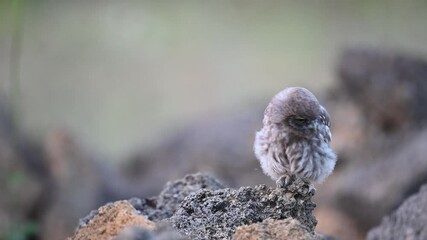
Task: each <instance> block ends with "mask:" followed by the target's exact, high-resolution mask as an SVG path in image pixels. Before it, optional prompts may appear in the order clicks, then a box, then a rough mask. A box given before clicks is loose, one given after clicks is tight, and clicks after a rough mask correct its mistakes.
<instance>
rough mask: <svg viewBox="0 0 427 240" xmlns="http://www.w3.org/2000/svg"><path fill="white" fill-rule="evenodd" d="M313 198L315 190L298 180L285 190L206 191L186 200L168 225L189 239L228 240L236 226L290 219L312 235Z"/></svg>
mask: <svg viewBox="0 0 427 240" xmlns="http://www.w3.org/2000/svg"><path fill="white" fill-rule="evenodd" d="M313 195H314V189H313V188H312V187H311V186H310V185H307V184H306V183H304V182H303V181H301V180H299V179H297V180H295V181H294V182H293V183H292V184H291V185H290V186H288V188H287V189H281V188H269V187H267V186H265V185H259V186H255V187H242V188H240V189H238V190H235V189H229V188H226V189H220V190H207V189H205V190H200V191H198V192H197V193H196V194H192V195H189V196H188V197H186V198H185V199H184V201H183V202H182V203H181V205H180V208H179V209H178V210H177V211H176V212H175V214H174V215H173V216H172V217H171V218H170V220H169V221H170V222H172V224H173V226H174V227H175V228H176V229H178V231H180V232H181V233H183V234H185V235H187V236H188V237H190V238H191V239H231V236H232V235H233V234H234V232H235V230H236V228H237V227H238V226H241V225H248V224H252V223H257V222H262V221H263V220H265V219H268V218H270V219H286V218H289V217H291V218H294V219H297V220H298V221H299V222H301V224H303V225H304V226H306V227H307V229H308V230H310V231H313V230H314V228H315V227H316V224H317V221H316V219H315V218H314V216H313V214H312V211H313V209H314V207H315V204H314V203H313V202H312V201H311V197H312V196H313Z"/></svg>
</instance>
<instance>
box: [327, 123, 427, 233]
mask: <svg viewBox="0 0 427 240" xmlns="http://www.w3.org/2000/svg"><path fill="white" fill-rule="evenodd" d="M426 142H427V129H424V130H422V131H421V132H420V133H419V134H418V135H416V136H414V137H412V139H411V140H409V141H407V142H405V143H403V144H402V146H401V148H398V149H395V150H394V151H392V152H390V153H389V154H387V155H386V156H384V157H383V159H380V160H377V161H375V162H366V163H364V164H363V165H361V166H359V167H358V168H355V169H354V168H353V169H348V171H346V172H345V173H344V172H343V173H342V174H341V177H340V178H339V179H337V180H338V181H337V182H336V183H337V185H338V186H337V192H336V194H335V196H336V199H335V204H336V206H338V207H339V208H340V209H341V210H342V211H344V212H346V213H347V214H348V215H349V216H352V217H353V218H354V219H355V220H356V221H357V222H358V224H359V226H361V227H362V228H364V229H369V228H371V227H372V226H375V225H377V224H378V223H379V222H380V220H381V217H382V216H384V215H385V214H387V213H389V212H390V211H392V210H393V209H395V208H396V207H398V206H399V204H400V203H401V202H402V201H403V200H404V199H405V198H406V197H407V196H409V195H411V194H413V193H414V192H416V191H417V189H419V187H420V186H421V184H422V183H425V182H427V161H426V157H425V156H426V155H427V149H426V146H425V143H426Z"/></svg>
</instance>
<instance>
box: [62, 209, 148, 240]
mask: <svg viewBox="0 0 427 240" xmlns="http://www.w3.org/2000/svg"><path fill="white" fill-rule="evenodd" d="M133 225H135V226H139V227H141V228H145V229H150V230H151V229H153V228H154V223H153V222H151V221H149V220H147V219H145V218H144V217H143V216H141V215H140V214H138V212H137V211H136V210H135V208H133V207H132V205H131V204H130V203H129V202H127V201H118V202H115V203H109V204H107V205H104V206H103V207H101V208H99V209H98V210H97V213H96V215H95V216H93V218H92V219H90V220H89V221H88V222H87V223H86V225H84V226H82V227H81V228H79V229H78V230H77V231H76V232H75V233H74V235H73V236H72V237H70V238H68V240H78V239H112V238H114V237H116V236H118V235H119V234H120V233H121V232H122V231H123V229H124V228H126V227H128V226H133Z"/></svg>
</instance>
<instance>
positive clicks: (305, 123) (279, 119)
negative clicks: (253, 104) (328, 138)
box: [264, 87, 330, 138]
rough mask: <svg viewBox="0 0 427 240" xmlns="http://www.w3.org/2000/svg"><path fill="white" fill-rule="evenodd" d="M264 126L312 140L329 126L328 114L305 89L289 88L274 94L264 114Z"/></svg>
mask: <svg viewBox="0 0 427 240" xmlns="http://www.w3.org/2000/svg"><path fill="white" fill-rule="evenodd" d="M264 124H273V125H274V126H275V127H277V128H278V129H280V130H284V131H286V132H289V133H292V134H294V135H296V136H299V137H304V138H312V137H313V136H315V135H317V134H318V133H319V132H320V131H321V130H322V128H324V127H329V126H330V120H329V114H328V112H327V111H326V110H325V108H323V107H322V106H321V105H320V104H319V101H318V100H317V99H316V97H315V96H314V95H313V94H312V93H311V92H310V91H309V90H307V89H305V88H301V87H290V88H286V89H284V90H282V91H281V92H279V93H278V94H276V95H275V96H274V97H273V99H272V100H271V102H270V104H269V105H268V106H267V108H266V110H265V113H264Z"/></svg>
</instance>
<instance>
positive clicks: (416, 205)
mask: <svg viewBox="0 0 427 240" xmlns="http://www.w3.org/2000/svg"><path fill="white" fill-rule="evenodd" d="M367 239H368V240H381V239H411V240H417V239H419V240H422V239H427V185H424V186H423V187H422V188H421V190H420V191H419V192H418V193H417V194H415V195H413V196H411V197H409V198H408V199H407V200H406V201H405V202H404V203H403V204H402V205H401V206H400V207H399V208H398V209H397V210H396V211H395V212H394V213H392V214H391V215H389V216H386V217H384V219H383V221H382V223H381V225H380V226H378V227H376V228H374V229H372V230H371V231H370V232H369V234H368V237H367Z"/></svg>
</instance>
